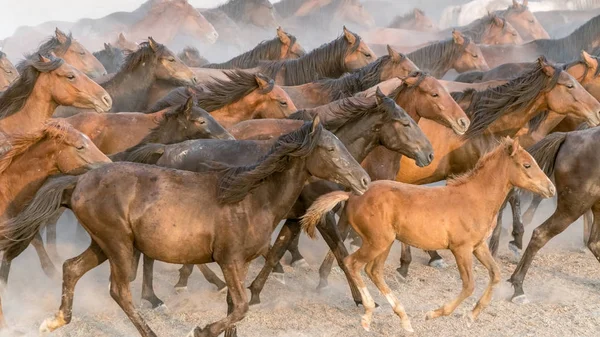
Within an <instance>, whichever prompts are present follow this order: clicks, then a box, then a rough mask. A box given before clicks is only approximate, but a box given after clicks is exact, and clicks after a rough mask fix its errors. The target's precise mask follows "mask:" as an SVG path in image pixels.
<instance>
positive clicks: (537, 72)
mask: <svg viewBox="0 0 600 337" xmlns="http://www.w3.org/2000/svg"><path fill="white" fill-rule="evenodd" d="M542 69H543V66H542V65H540V64H539V63H538V65H537V66H536V67H535V68H534V69H533V70H531V71H529V72H525V73H522V74H521V75H520V76H518V77H516V78H513V79H511V80H510V81H509V82H508V83H506V84H503V85H500V86H497V87H492V88H488V89H486V90H484V91H479V92H476V93H474V95H473V99H472V102H471V104H470V105H469V107H468V108H467V109H466V110H465V113H466V114H467V115H468V116H469V119H470V120H471V125H470V126H469V129H468V130H467V132H465V134H464V137H465V138H466V139H469V138H474V137H477V136H479V135H481V134H482V133H483V132H484V131H485V129H486V128H487V127H488V126H490V124H492V123H493V122H494V121H496V120H497V119H498V118H500V117H502V116H503V115H505V114H506V113H508V112H510V111H515V110H520V109H524V108H526V107H527V106H529V105H530V104H532V103H533V102H534V100H535V98H536V97H537V96H538V95H539V93H540V91H547V90H550V89H552V88H553V87H554V86H555V85H556V83H557V82H558V77H559V76H560V73H561V72H562V69H561V68H560V67H558V66H554V76H553V77H552V78H550V79H549V78H548V76H546V74H545V73H544V72H543V70H542Z"/></svg>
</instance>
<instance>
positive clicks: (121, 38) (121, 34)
mask: <svg viewBox="0 0 600 337" xmlns="http://www.w3.org/2000/svg"><path fill="white" fill-rule="evenodd" d="M117 40H119V41H121V42H125V41H126V40H127V39H125V35H123V32H120V33H119V37H118V38H117Z"/></svg>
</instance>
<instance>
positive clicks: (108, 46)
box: [104, 43, 110, 51]
mask: <svg viewBox="0 0 600 337" xmlns="http://www.w3.org/2000/svg"><path fill="white" fill-rule="evenodd" d="M104 50H106V51H110V43H104Z"/></svg>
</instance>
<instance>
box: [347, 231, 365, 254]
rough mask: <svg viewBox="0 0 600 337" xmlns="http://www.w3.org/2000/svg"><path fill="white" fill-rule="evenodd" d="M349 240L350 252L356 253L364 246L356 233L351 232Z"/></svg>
mask: <svg viewBox="0 0 600 337" xmlns="http://www.w3.org/2000/svg"><path fill="white" fill-rule="evenodd" d="M348 239H350V251H351V252H355V251H356V250H357V249H358V248H359V247H360V246H362V239H361V237H360V236H358V234H356V232H355V231H353V230H350V232H348Z"/></svg>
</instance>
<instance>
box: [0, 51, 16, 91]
mask: <svg viewBox="0 0 600 337" xmlns="http://www.w3.org/2000/svg"><path fill="white" fill-rule="evenodd" d="M0 70H1V71H0V92H2V91H4V90H6V89H7V88H8V87H9V86H10V84H11V83H12V82H14V81H15V80H16V79H17V77H19V72H18V71H17V68H15V66H13V64H12V63H11V62H10V61H9V60H8V57H6V54H5V53H3V52H1V51H0Z"/></svg>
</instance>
